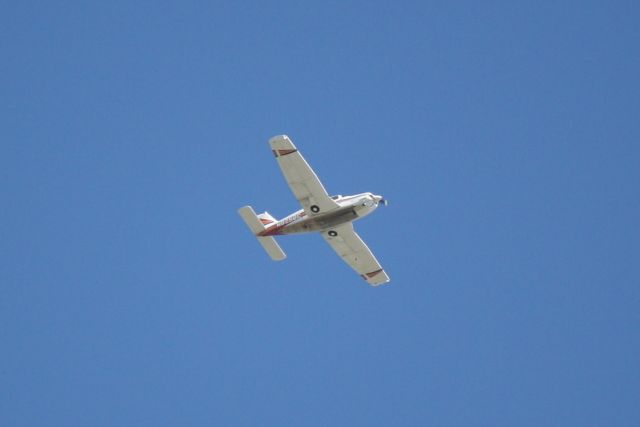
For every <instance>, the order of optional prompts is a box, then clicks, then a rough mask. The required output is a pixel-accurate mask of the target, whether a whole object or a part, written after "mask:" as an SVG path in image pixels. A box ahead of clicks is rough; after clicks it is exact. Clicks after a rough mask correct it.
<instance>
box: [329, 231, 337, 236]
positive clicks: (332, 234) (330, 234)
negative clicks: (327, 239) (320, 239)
mask: <svg viewBox="0 0 640 427" xmlns="http://www.w3.org/2000/svg"><path fill="white" fill-rule="evenodd" d="M327 234H328V235H329V236H331V237H336V236H337V235H338V233H337V232H336V231H334V230H329V232H328V233H327Z"/></svg>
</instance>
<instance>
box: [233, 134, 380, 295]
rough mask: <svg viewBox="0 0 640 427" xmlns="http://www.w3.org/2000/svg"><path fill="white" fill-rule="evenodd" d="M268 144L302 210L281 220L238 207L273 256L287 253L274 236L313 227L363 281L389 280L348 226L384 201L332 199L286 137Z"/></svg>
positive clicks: (366, 196) (357, 197)
mask: <svg viewBox="0 0 640 427" xmlns="http://www.w3.org/2000/svg"><path fill="white" fill-rule="evenodd" d="M269 144H270V145H271V150H272V151H273V154H274V155H275V156H276V159H277V161H278V164H279V165H280V169H281V170H282V173H283V174H284V177H285V179H286V180H287V183H288V184H289V187H291V190H292V191H293V194H294V195H295V196H296V198H297V199H298V201H299V202H300V204H301V205H302V209H300V210H298V211H296V212H294V213H292V214H291V215H289V216H287V217H285V218H283V219H281V220H279V221H278V220H276V219H275V218H274V217H272V216H271V215H270V214H269V213H268V212H263V213H261V214H259V215H256V213H255V211H254V210H253V208H252V207H251V206H244V207H242V208H240V209H239V210H238V213H239V214H240V216H241V217H242V219H243V220H244V221H245V222H246V223H247V226H249V229H251V231H252V232H253V234H254V235H255V236H256V237H257V238H258V241H259V242H260V244H261V245H262V247H263V248H264V249H265V251H266V252H267V253H268V254H269V256H270V257H271V259H273V260H274V261H281V260H283V259H285V258H286V257H287V256H286V254H285V253H284V251H283V250H282V248H280V246H279V245H278V242H276V239H275V238H274V237H273V236H276V235H282V234H297V233H308V232H312V231H315V232H319V233H320V234H322V237H323V238H324V239H325V240H326V241H327V243H329V245H330V246H331V247H332V248H333V250H334V251H336V253H337V254H338V255H340V257H342V259H343V260H344V261H345V262H346V263H347V264H349V266H351V268H353V269H354V270H355V271H356V272H357V273H358V274H359V275H360V276H361V277H362V278H363V279H364V280H366V281H367V283H369V284H370V285H373V286H378V285H382V284H384V283H387V282H389V280H390V279H389V276H388V275H387V273H386V272H385V271H384V269H383V268H382V266H381V265H380V263H379V262H378V260H377V259H376V257H375V256H373V253H371V250H369V248H368V247H367V245H366V244H365V243H364V242H363V241H362V239H361V238H360V236H358V234H356V232H355V231H354V229H353V224H352V222H353V221H355V220H357V219H359V218H362V217H363V216H366V215H368V214H370V213H371V212H373V211H374V210H375V209H376V208H377V207H378V205H380V204H383V205H386V204H387V201H386V200H385V199H384V198H383V197H382V196H377V195H375V194H372V193H362V194H356V195H353V196H341V195H338V196H331V197H330V196H329V194H328V193H327V190H325V189H324V186H323V185H322V183H321V182H320V180H319V179H318V176H317V175H316V174H315V172H313V169H311V167H310V166H309V164H308V163H307V161H306V160H305V159H304V157H302V154H300V152H299V151H298V149H297V148H296V146H295V145H293V142H292V141H291V139H289V137H288V136H286V135H278V136H274V137H273V138H271V139H270V140H269Z"/></svg>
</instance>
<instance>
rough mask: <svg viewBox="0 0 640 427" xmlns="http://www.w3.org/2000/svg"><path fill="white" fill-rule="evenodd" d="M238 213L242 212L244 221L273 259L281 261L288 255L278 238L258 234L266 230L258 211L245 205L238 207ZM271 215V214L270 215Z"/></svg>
mask: <svg viewBox="0 0 640 427" xmlns="http://www.w3.org/2000/svg"><path fill="white" fill-rule="evenodd" d="M238 213H239V214H240V216H241V217H242V219H243V220H244V222H246V223H247V226H248V227H249V229H251V231H252V232H253V234H254V235H255V236H256V237H257V238H258V241H259V242H260V244H261V245H262V247H263V248H264V250H265V251H267V253H268V254H269V256H270V257H271V259H272V260H274V261H281V260H283V259H285V258H286V257H287V255H286V254H285V253H284V251H283V250H282V248H281V247H280V245H278V242H276V239H275V238H274V237H273V236H257V234H259V233H261V232H262V231H264V229H265V225H264V224H263V223H262V221H260V218H258V216H257V215H256V212H255V211H254V210H253V208H252V207H251V206H244V207H242V208H240V209H238ZM261 215H262V214H261ZM267 215H268V214H267ZM269 217H271V215H269ZM271 218H273V217H271Z"/></svg>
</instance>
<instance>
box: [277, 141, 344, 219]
mask: <svg viewBox="0 0 640 427" xmlns="http://www.w3.org/2000/svg"><path fill="white" fill-rule="evenodd" d="M269 144H270V145H271V150H272V151H273V154H274V155H275V156H276V159H277V160H278V165H280V169H281V170H282V173H283V174H284V177H285V179H286V180H287V183H288V184H289V187H291V191H293V194H294V195H295V196H296V198H297V199H298V201H299V202H300V204H301V205H302V207H303V208H304V210H305V212H306V213H307V215H309V216H312V215H315V214H320V213H325V212H329V211H331V210H333V209H336V208H338V207H339V205H338V204H337V203H336V202H335V201H334V200H332V199H331V197H329V195H328V194H327V190H325V189H324V186H323V185H322V183H321V182H320V180H319V179H318V176H317V175H316V174H315V172H314V171H313V169H311V166H309V164H308V163H307V161H306V160H305V159H304V157H302V155H301V154H300V152H299V151H298V149H297V148H296V146H295V145H293V142H291V139H289V137H288V136H286V135H278V136H274V137H273V138H271V139H270V140H269Z"/></svg>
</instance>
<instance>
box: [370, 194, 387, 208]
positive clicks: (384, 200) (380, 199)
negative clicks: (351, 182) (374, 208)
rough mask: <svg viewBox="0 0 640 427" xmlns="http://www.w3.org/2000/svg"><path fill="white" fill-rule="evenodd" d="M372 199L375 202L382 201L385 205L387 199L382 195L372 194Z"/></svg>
mask: <svg viewBox="0 0 640 427" xmlns="http://www.w3.org/2000/svg"><path fill="white" fill-rule="evenodd" d="M373 199H374V200H375V201H376V203H382V204H383V205H385V206H387V200H386V199H385V198H384V197H382V196H373Z"/></svg>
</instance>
